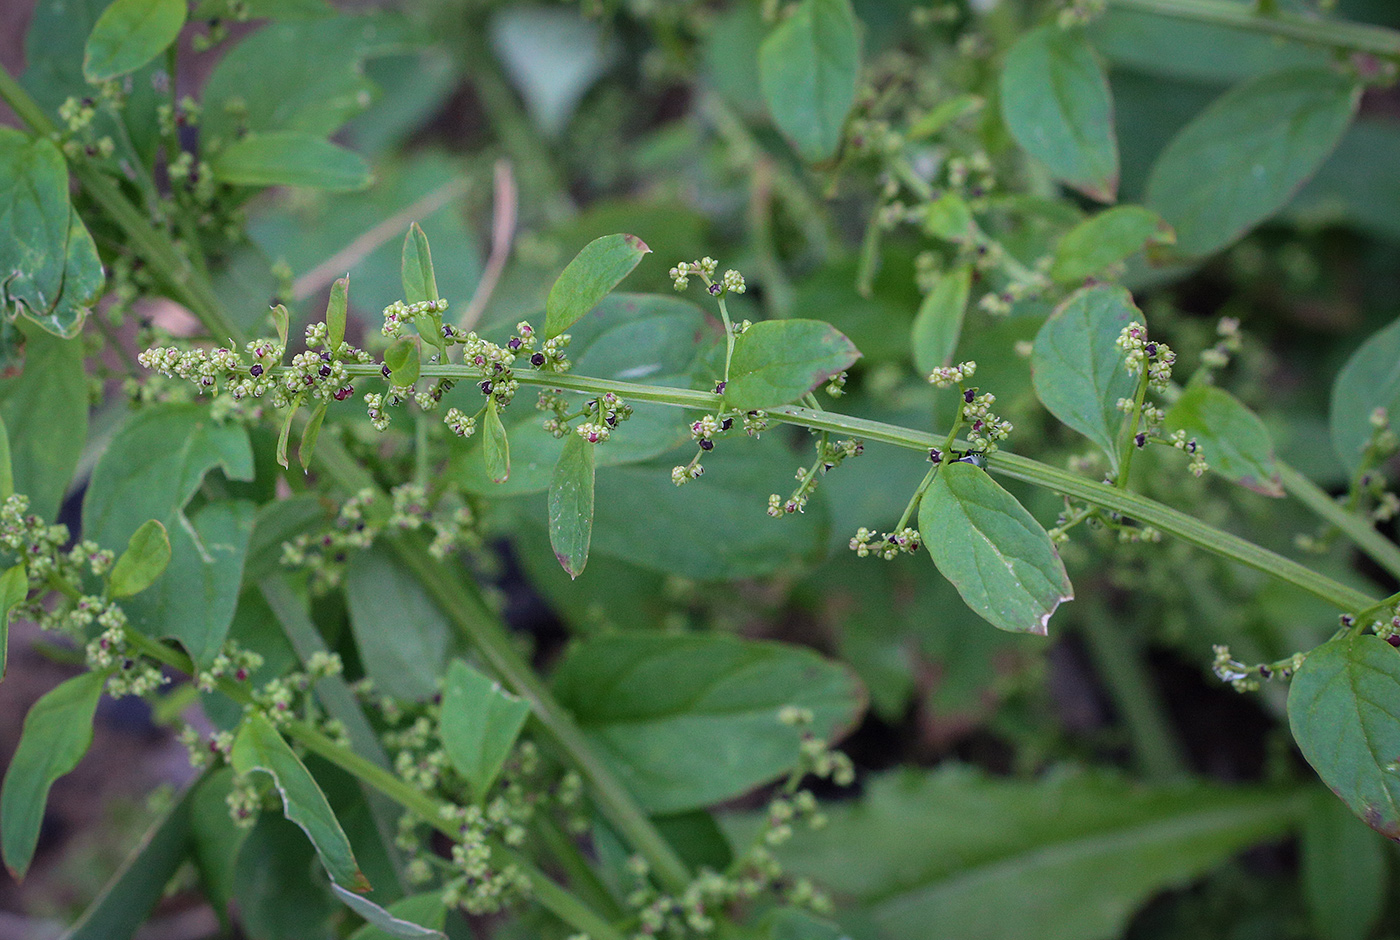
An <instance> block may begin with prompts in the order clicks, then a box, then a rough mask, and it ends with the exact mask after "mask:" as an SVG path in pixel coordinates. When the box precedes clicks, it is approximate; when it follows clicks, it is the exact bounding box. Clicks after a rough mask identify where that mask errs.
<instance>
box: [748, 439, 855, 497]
mask: <svg viewBox="0 0 1400 940" xmlns="http://www.w3.org/2000/svg"><path fill="white" fill-rule="evenodd" d="M816 447H817V459H816V461H815V462H814V463H813V464H812V465H811V466H810V467H798V468H797V474H796V478H797V489H795V490H793V492H792V495H791V496H789V497H788V498H787V500H786V501H784V500H783V498H782V497H781V496H779V495H778V494H777V493H774V494H772V495H771V496H769V497H768V515H770V516H773V517H774V518H777V517H778V516H781V515H783V514H784V513H787V514H791V513H794V512H805V511H806V509H807V501H808V500H809V499H811V497H812V493H814V492H815V491H816V489H817V484H818V480H819V475H825V474H826V473H828V472H829V471H831V470H834V469H836V468H837V467H839V466H841V464H842V463H843V462H845V460H846V458H847V457H859V456H860V455H861V454H863V453H865V443H864V442H863V441H858V440H854V439H852V440H842V441H836V442H835V443H832V442H831V441H830V440H829V439H828V437H827V435H826V433H825V432H822V433H819V434H818V435H817V445H816Z"/></svg>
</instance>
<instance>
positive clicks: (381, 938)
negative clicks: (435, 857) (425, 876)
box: [336, 890, 447, 940]
mask: <svg viewBox="0 0 1400 940" xmlns="http://www.w3.org/2000/svg"><path fill="white" fill-rule="evenodd" d="M336 897H339V898H340V899H341V900H343V901H345V903H347V904H349V903H350V899H351V898H354V899H356V900H359V901H363V900H365V899H364V898H361V897H360V896H359V895H355V894H349V893H348V892H343V891H340V890H337V891H336ZM387 913H388V914H389V915H390V916H391V917H392V918H394V919H395V920H397V921H398V923H399V924H404V923H407V925H408V926H407V927H403V926H398V927H393V926H390V925H387V924H386V925H384V926H380V922H379V920H378V919H377V918H372V917H370V916H369V915H367V914H361V916H362V917H364V918H365V919H366V920H368V921H369V923H367V924H365V925H364V926H363V927H361V928H360V929H359V930H357V931H355V932H354V933H352V934H351V935H350V940H391V938H404V937H407V938H410V940H411V938H414V937H422V936H436V937H440V936H442V934H441V933H440V931H441V929H442V927H443V925H444V924H445V923H446V921H447V906H446V905H445V904H443V901H442V892H441V891H425V892H424V893H422V894H413V895H409V896H408V897H406V898H400V899H399V900H397V901H395V902H394V903H393V904H390V905H389V909H388V912H387ZM419 925H422V927H420V928H419V929H422V928H423V927H426V928H428V929H429V933H427V934H421V933H400V932H397V931H406V930H408V929H409V928H411V927H417V926H419Z"/></svg>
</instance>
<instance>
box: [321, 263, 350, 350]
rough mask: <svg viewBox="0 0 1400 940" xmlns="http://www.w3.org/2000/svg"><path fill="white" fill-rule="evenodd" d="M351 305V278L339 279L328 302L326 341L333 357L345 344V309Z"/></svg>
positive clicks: (332, 288)
mask: <svg viewBox="0 0 1400 940" xmlns="http://www.w3.org/2000/svg"><path fill="white" fill-rule="evenodd" d="M349 304H350V276H349V275H346V276H345V277H338V278H336V279H335V283H334V284H332V285H331V296H330V299H329V300H328V301H326V340H327V344H328V345H329V346H330V350H331V355H335V352H336V350H338V349H340V344H341V343H343V342H345V309H346V307H348V306H349Z"/></svg>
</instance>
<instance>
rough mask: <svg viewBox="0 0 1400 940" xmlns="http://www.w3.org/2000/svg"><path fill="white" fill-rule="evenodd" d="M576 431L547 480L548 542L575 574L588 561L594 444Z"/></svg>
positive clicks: (561, 563)
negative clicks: (552, 473)
mask: <svg viewBox="0 0 1400 940" xmlns="http://www.w3.org/2000/svg"><path fill="white" fill-rule="evenodd" d="M596 446H597V445H595V444H590V443H588V442H587V441H585V440H584V439H583V438H582V437H580V436H579V435H577V434H570V435H569V437H568V440H566V441H565V442H564V450H563V452H562V453H560V455H559V462H558V463H556V464H555V465H554V478H553V479H552V480H550V483H549V544H550V545H551V546H553V548H554V557H555V558H557V559H559V564H560V565H562V566H563V567H564V570H565V571H567V572H568V573H569V577H571V578H577V577H578V576H579V575H580V574H582V573H583V566H584V565H586V564H587V563H588V542H589V540H590V538H591V537H592V533H593V459H594V458H593V448H594V447H596Z"/></svg>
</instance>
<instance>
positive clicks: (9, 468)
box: [0, 417, 15, 502]
mask: <svg viewBox="0 0 1400 940" xmlns="http://www.w3.org/2000/svg"><path fill="white" fill-rule="evenodd" d="M13 495H15V468H14V462H13V461H12V460H11V459H10V432H9V429H8V428H6V427H5V420H4V418H3V417H0V502H4V501H5V500H7V499H9V498H10V497H11V496H13Z"/></svg>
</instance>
